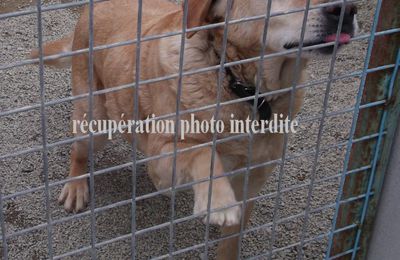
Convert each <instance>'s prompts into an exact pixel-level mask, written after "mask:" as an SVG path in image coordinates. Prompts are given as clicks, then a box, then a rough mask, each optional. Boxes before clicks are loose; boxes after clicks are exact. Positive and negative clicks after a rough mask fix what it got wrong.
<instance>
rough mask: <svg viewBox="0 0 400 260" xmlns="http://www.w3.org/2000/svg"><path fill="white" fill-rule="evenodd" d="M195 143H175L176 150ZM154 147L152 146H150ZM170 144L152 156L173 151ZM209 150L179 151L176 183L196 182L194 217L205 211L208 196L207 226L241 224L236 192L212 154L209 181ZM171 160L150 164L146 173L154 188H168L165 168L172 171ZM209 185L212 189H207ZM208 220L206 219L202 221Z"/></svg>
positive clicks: (169, 180) (167, 175)
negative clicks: (208, 214) (212, 162)
mask: <svg viewBox="0 0 400 260" xmlns="http://www.w3.org/2000/svg"><path fill="white" fill-rule="evenodd" d="M193 145H194V144H183V143H180V144H178V149H184V148H188V147H191V146H193ZM153 147H154V146H153ZM173 149H174V145H173V144H171V143H170V144H166V145H164V146H163V147H162V149H161V150H154V151H153V153H154V154H164V153H169V152H172V151H173ZM211 155H212V151H211V149H210V148H201V149H196V150H191V151H187V152H179V153H178V154H177V158H176V174H177V176H176V182H177V183H176V184H175V185H179V184H182V182H184V181H186V180H192V181H193V182H196V181H198V183H196V184H194V185H193V190H194V209H193V212H194V214H200V213H204V214H206V213H207V212H208V201H209V199H208V197H209V194H211V203H210V210H211V211H212V212H211V214H210V217H209V222H210V224H217V225H221V226H222V225H235V224H238V223H239V221H240V212H241V210H240V209H241V208H240V206H239V205H237V201H236V198H235V193H234V191H233V188H232V185H231V183H230V181H229V179H228V177H223V174H224V169H223V166H222V163H221V160H220V157H219V155H218V153H216V154H215V160H214V170H213V178H212V181H211V182H210V180H209V178H210V169H211V167H210V165H211ZM173 161H174V160H173V157H172V156H171V157H165V158H163V159H160V160H157V161H152V162H150V163H149V174H150V176H151V177H152V179H153V182H155V185H156V186H157V187H161V188H162V187H166V186H167V185H168V186H171V179H172V178H171V175H169V174H166V169H172V165H173ZM210 183H212V187H211V189H210ZM203 221H207V216H206V217H204V218H203Z"/></svg>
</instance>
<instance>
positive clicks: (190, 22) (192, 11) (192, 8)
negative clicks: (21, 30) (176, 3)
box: [182, 0, 213, 38]
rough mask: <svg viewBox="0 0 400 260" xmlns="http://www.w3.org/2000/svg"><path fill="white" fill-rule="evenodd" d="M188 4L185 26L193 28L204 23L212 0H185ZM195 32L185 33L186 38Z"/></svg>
mask: <svg viewBox="0 0 400 260" xmlns="http://www.w3.org/2000/svg"><path fill="white" fill-rule="evenodd" d="M185 1H187V4H188V14H187V15H188V17H187V28H188V29H190V28H194V27H198V26H202V25H204V23H205V21H206V18H207V16H208V14H209V11H210V8H211V4H212V2H213V1H212V0H185ZM185 1H183V3H182V6H183V9H184V10H185ZM195 34H196V32H189V33H188V34H187V37H188V38H191V37H192V36H193V35H195Z"/></svg>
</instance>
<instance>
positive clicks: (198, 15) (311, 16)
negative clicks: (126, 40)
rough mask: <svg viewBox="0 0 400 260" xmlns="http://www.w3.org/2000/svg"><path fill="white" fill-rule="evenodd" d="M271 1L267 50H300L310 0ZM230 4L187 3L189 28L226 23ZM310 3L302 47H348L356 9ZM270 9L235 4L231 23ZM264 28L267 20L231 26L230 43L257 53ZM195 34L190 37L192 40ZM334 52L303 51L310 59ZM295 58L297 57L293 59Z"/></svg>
mask: <svg viewBox="0 0 400 260" xmlns="http://www.w3.org/2000/svg"><path fill="white" fill-rule="evenodd" d="M270 1H272V5H271V18H270V21H269V26H268V31H267V49H268V50H269V51H270V52H281V51H285V50H289V49H297V48H298V47H299V46H300V42H301V38H302V27H303V21H304V15H305V11H304V9H305V7H306V3H307V0H270ZM227 2H228V0H202V1H199V0H188V4H189V5H188V28H192V27H197V26H201V25H204V24H206V23H213V22H221V21H224V17H225V12H226V8H227ZM335 2H337V3H335ZM310 3H311V7H312V8H310V9H309V11H308V14H307V16H308V17H307V23H306V29H305V31H304V41H303V47H309V46H314V45H318V44H323V43H330V42H335V41H336V40H338V43H339V46H342V45H345V44H347V43H349V42H350V38H351V37H353V36H354V35H355V34H356V32H357V30H358V26H357V20H356V14H357V7H356V6H355V5H354V4H349V3H340V1H338V0H311V2H310ZM325 3H326V4H327V5H325V6H324V7H318V8H315V7H316V6H317V5H320V4H325ZM343 8H344V10H343ZM267 9H268V1H266V0H233V2H232V9H231V18H230V19H231V20H235V19H241V18H245V17H254V16H261V15H265V14H266V13H267ZM342 10H343V11H342ZM341 13H343V24H342V27H341V32H340V34H339V37H338V38H337V31H338V28H339V23H340V17H341ZM264 25H265V22H264V19H258V20H257V21H250V22H241V23H236V24H232V25H230V26H229V34H228V38H229V41H230V42H231V43H233V44H235V45H236V46H238V47H240V48H252V49H254V50H258V49H259V48H261V46H262V37H263V32H264ZM220 30H222V29H220ZM193 34H194V33H191V34H189V37H191V36H192V35H193ZM333 50H334V46H333V45H331V46H327V47H322V48H317V49H313V50H304V51H303V53H302V56H303V57H304V58H307V57H310V56H315V55H320V54H324V55H329V54H332V53H333ZM293 55H296V54H291V55H290V56H293Z"/></svg>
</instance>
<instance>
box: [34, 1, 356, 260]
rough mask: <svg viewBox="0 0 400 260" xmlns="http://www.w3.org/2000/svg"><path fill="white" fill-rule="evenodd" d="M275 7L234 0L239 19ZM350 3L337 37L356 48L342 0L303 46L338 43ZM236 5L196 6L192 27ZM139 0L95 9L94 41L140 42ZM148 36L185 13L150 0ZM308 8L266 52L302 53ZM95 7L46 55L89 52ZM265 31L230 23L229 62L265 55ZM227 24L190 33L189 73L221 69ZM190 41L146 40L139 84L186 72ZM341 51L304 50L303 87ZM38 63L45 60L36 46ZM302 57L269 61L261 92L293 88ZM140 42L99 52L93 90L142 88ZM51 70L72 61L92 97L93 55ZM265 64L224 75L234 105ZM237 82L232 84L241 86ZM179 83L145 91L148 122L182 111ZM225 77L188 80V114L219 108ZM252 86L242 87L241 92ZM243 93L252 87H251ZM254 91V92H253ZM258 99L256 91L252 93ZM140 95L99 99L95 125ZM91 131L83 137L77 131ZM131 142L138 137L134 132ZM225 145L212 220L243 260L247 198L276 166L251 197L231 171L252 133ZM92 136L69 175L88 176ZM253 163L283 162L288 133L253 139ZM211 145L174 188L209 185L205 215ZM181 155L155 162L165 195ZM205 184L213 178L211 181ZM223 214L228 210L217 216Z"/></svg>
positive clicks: (319, 16) (191, 4)
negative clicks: (318, 62)
mask: <svg viewBox="0 0 400 260" xmlns="http://www.w3.org/2000/svg"><path fill="white" fill-rule="evenodd" d="M267 2H268V1H262V0H234V1H233V3H232V6H231V10H230V13H231V19H239V18H243V17H251V16H258V15H265V14H266V12H267ZM306 2H307V1H306V0H276V1H273V3H272V13H278V12H286V11H288V10H293V9H301V8H304V7H305V5H306ZM327 2H331V1H329V0H312V1H311V3H312V4H313V5H318V4H323V3H327ZM343 6H345V10H344V11H343V12H344V19H343V20H344V23H343V26H342V32H341V33H340V35H339V37H338V42H339V44H340V45H344V44H347V43H348V42H349V41H350V38H351V37H352V36H353V35H354V33H355V31H356V30H357V23H356V18H355V14H356V12H357V9H356V7H355V6H354V5H353V4H346V5H342V4H341V3H337V4H332V5H329V6H325V7H324V8H317V9H312V10H310V12H309V15H308V21H307V28H306V30H305V36H304V46H305V47H307V46H313V45H317V44H321V43H329V42H334V41H335V40H336V31H337V28H338V23H339V17H340V14H341V11H342V7H343ZM226 8H227V0H213V1H212V0H188V20H187V24H188V28H193V27H198V26H201V25H205V24H211V23H217V22H223V21H224V19H225V13H226ZM137 12H138V2H137V1H136V0H110V1H107V2H104V3H98V4H96V5H95V8H94V43H95V46H100V45H105V44H111V43H117V42H123V41H129V40H134V39H136V34H137V32H136V29H137ZM142 14H143V21H142V37H146V36H152V35H159V34H163V33H167V32H176V31H180V30H182V19H183V11H182V8H181V7H180V6H178V5H176V4H174V3H171V2H168V1H166V0H145V1H143V12H142ZM303 19H304V12H295V13H291V14H289V15H280V16H273V17H272V18H271V20H270V22H269V28H268V37H267V44H266V49H265V50H264V51H265V53H266V54H272V53H277V52H282V51H287V50H289V49H296V48H298V47H299V45H300V38H301V30H302V23H303ZM88 25H89V10H88V8H86V9H84V10H83V12H82V15H81V18H80V20H79V21H78V23H77V25H76V28H75V31H74V33H73V34H72V35H70V36H68V37H66V38H64V39H61V40H59V41H55V42H50V43H47V44H46V45H45V46H44V54H45V55H52V54H57V53H62V52H68V51H71V50H80V49H86V48H88V46H89V26H88ZM263 31H264V20H263V19H261V20H257V21H251V22H246V23H236V24H232V25H230V26H229V30H228V40H227V48H226V61H227V62H234V61H238V60H243V59H247V58H252V57H257V56H259V55H260V53H261V47H262V41H263V39H262V38H263V37H262V35H263ZM223 33H224V30H223V28H222V27H218V28H214V29H210V30H203V31H199V32H191V33H188V34H187V39H186V44H185V49H184V59H183V60H184V64H183V69H184V71H191V70H196V69H200V68H207V67H211V66H215V65H218V64H220V62H221V55H222V53H221V52H222V45H223ZM180 48H181V36H180V35H177V36H172V37H166V38H162V39H157V40H150V41H145V42H142V44H141V56H140V65H141V67H140V75H139V76H140V80H142V81H143V80H148V79H154V78H158V77H163V76H168V75H173V74H176V73H178V71H179V58H180ZM333 50H334V47H333V46H329V47H324V48H319V49H314V50H305V51H303V53H302V56H301V62H300V65H301V68H300V70H299V73H300V75H299V82H300V83H301V82H304V81H305V79H306V75H305V68H306V66H307V62H308V60H309V59H311V58H314V57H316V56H323V55H325V56H329V55H330V54H332V52H333ZM32 57H38V52H37V50H34V51H33V52H32ZM295 57H296V55H295V54H293V53H292V54H288V55H284V56H279V57H274V58H270V59H266V60H265V61H264V65H263V73H262V79H261V86H260V92H261V93H267V92H270V91H274V90H279V89H283V88H289V87H291V85H292V83H293V82H294V74H295V73H294V71H295V65H296V59H295ZM135 60H136V46H135V45H134V44H131V45H126V46H120V47H115V48H111V49H106V50H100V51H96V52H95V53H94V73H93V74H94V75H93V76H94V78H93V88H94V91H97V90H103V89H107V88H112V87H115V86H120V85H124V84H130V83H132V82H135V77H136V75H135V64H136V63H135ZM47 63H48V64H49V65H55V66H65V65H69V64H72V85H73V86H72V91H73V95H80V94H84V93H88V91H89V86H88V54H87V53H85V54H80V55H77V56H73V57H72V59H68V58H64V59H58V60H53V61H49V62H47ZM257 64H258V63H257V62H253V63H246V64H241V65H236V66H232V67H231V68H230V69H227V70H225V72H224V73H225V76H224V80H223V82H222V88H221V93H220V98H221V101H230V100H234V99H238V98H239V97H243V95H242V94H240V93H241V90H239V92H238V91H237V90H234V89H233V87H232V84H235V83H237V82H245V83H246V84H245V85H251V86H254V85H255V84H256V78H257V77H256V74H257ZM232 82H233V83H232ZM178 85H179V84H178V78H173V79H169V80H167V81H159V82H155V83H151V84H144V85H141V86H140V90H139V97H138V100H139V104H138V106H139V116H140V119H142V120H144V119H146V118H147V117H148V116H149V115H152V114H155V115H156V116H162V115H165V114H173V113H175V112H176V99H177V96H178V90H179V89H178ZM217 85H218V71H217V70H214V71H208V72H203V73H200V74H193V75H187V76H184V77H183V79H182V88H181V98H180V109H181V110H188V109H194V108H200V107H204V106H207V105H213V104H215V103H216V102H217V95H218V88H217ZM242 86H243V84H242V85H240V84H239V88H241V87H242ZM242 92H243V91H242ZM303 94H304V93H303V90H297V91H296V92H295V94H294V99H293V106H292V111H293V113H292V115H296V114H297V113H298V112H299V110H300V108H301V105H302V101H303ZM252 95H254V91H253V93H252ZM247 96H249V95H247ZM290 96H291V95H290V92H283V93H281V94H276V95H273V96H268V97H266V98H265V99H261V100H260V101H261V103H262V104H263V105H262V106H259V111H258V112H259V115H258V118H269V116H270V115H268V113H270V112H271V111H272V113H273V114H282V115H284V116H285V117H286V116H287V115H288V113H289V107H290ZM251 103H252V102H240V103H235V104H229V105H224V106H222V107H221V110H220V113H219V119H220V120H223V121H224V122H225V125H229V120H230V119H231V115H232V114H233V115H234V116H235V119H239V120H246V118H247V117H248V116H250V115H251V114H252V104H251ZM133 108H134V91H133V90H132V88H128V89H124V90H121V91H117V92H112V93H107V94H103V95H96V96H95V97H94V101H93V119H95V120H100V119H101V120H106V119H109V120H117V121H119V120H121V115H122V114H124V115H125V118H126V119H132V118H133V115H134V114H133ZM261 108H263V109H261ZM88 111H89V108H88V100H86V99H84V100H78V101H75V103H74V111H73V118H72V119H74V120H83V116H84V115H85V114H88ZM215 112H216V111H215V107H213V108H212V109H208V110H203V111H201V112H196V113H194V116H195V118H196V119H198V120H210V119H211V118H212V117H213V116H214V114H215ZM189 118H190V115H187V114H185V115H182V116H181V118H180V119H189ZM78 135H82V133H78ZM228 136H230V133H229V129H227V130H226V131H225V132H224V133H222V134H219V135H218V138H224V137H228ZM126 137H127V139H128V140H129V141H130V142H132V135H131V134H127V135H126ZM137 138H138V149H139V150H140V151H142V152H143V153H144V154H145V155H146V156H156V155H160V154H166V153H171V152H172V151H173V149H174V135H173V134H167V133H165V134H163V133H157V134H154V133H146V134H139V135H137ZM106 139H107V137H106V136H104V135H103V136H96V137H95V139H94V146H95V150H99V149H100V148H101V147H102V145H103V144H104V142H105V141H106ZM212 140H213V135H212V134H211V133H203V134H198V133H196V134H187V135H186V138H185V140H179V141H178V143H177V148H178V149H185V148H189V147H192V146H195V145H199V144H203V143H206V142H210V141H212ZM229 140H230V141H224V142H221V143H218V145H217V147H216V153H215V160H214V165H213V176H214V177H216V179H214V180H213V182H212V187H211V192H212V196H211V206H210V208H211V210H213V212H212V213H211V215H210V216H209V221H210V223H212V224H218V225H221V226H222V233H223V235H224V236H225V235H231V236H230V238H229V239H226V240H224V241H223V242H221V243H220V245H219V248H218V258H219V259H236V258H237V251H238V250H236V248H237V246H238V241H239V239H238V235H236V236H235V235H234V234H237V233H238V232H239V230H240V220H241V217H244V218H245V223H246V222H247V221H248V219H249V216H250V213H251V210H252V207H253V204H254V203H253V202H247V203H246V206H245V215H244V216H241V204H240V203H238V202H240V201H242V200H243V198H244V197H245V198H252V197H255V196H256V195H257V194H258V192H259V191H260V190H261V188H262V187H263V185H264V184H265V182H266V180H267V178H268V176H269V175H270V173H271V171H272V169H273V166H272V165H267V166H264V167H259V168H255V169H252V170H251V171H250V173H249V175H248V182H246V183H247V185H248V187H247V191H248V194H243V191H244V190H246V189H244V183H245V182H244V178H245V177H244V174H237V175H229V176H226V175H224V174H226V173H227V172H231V171H234V170H236V169H242V168H245V167H246V166H247V163H248V159H249V158H248V156H249V154H248V145H249V143H248V142H249V140H248V138H247V137H244V138H242V139H237V140H231V139H229ZM88 149H89V145H88V140H85V141H78V142H76V143H74V144H73V146H72V152H71V167H70V173H69V176H70V177H75V176H80V175H82V174H85V173H86V171H87V161H88ZM252 149H253V151H252V156H251V158H250V159H251V163H252V164H257V163H262V162H267V161H271V160H275V159H278V158H280V156H281V154H282V149H283V135H282V134H279V133H268V134H258V135H255V136H254V139H253V144H252ZM211 157H212V148H211V147H210V146H206V147H204V146H203V147H201V148H198V149H192V150H187V151H185V152H180V153H178V155H177V165H176V180H175V183H174V185H180V184H184V183H187V182H193V181H196V180H203V182H201V183H198V184H195V185H194V186H193V190H194V197H195V199H194V201H195V202H194V210H193V211H194V213H196V214H197V213H206V212H207V204H208V203H207V202H208V191H209V181H207V178H209V176H210V164H211V161H212V159H211ZM173 161H174V158H173V156H169V157H165V158H162V159H157V160H153V161H151V162H150V163H149V165H148V173H149V175H150V177H151V178H152V180H153V182H154V184H155V186H156V187H157V188H158V189H165V188H168V187H170V186H171V185H172V165H173ZM204 180H206V181H204ZM88 193H89V192H88V183H87V181H86V180H80V181H73V182H70V183H67V184H66V185H65V186H64V188H63V190H62V192H61V194H60V196H59V201H60V203H63V204H64V207H65V209H66V210H67V211H75V212H76V211H80V210H82V209H84V208H85V206H86V204H87V203H88V200H89V194H88ZM217 209H220V210H217Z"/></svg>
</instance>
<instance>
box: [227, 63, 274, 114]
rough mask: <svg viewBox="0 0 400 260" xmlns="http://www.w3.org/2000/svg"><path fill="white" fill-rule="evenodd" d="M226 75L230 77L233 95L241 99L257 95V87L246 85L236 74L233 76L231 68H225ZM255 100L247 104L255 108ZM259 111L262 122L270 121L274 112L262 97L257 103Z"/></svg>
mask: <svg viewBox="0 0 400 260" xmlns="http://www.w3.org/2000/svg"><path fill="white" fill-rule="evenodd" d="M225 71H226V74H227V75H229V77H230V79H229V87H230V89H231V90H232V92H233V93H235V95H236V96H238V97H239V98H246V97H252V96H255V95H256V87H255V86H252V85H250V84H246V83H244V82H242V81H241V80H239V79H238V78H237V77H236V76H235V74H233V72H232V70H231V69H230V68H227V67H225ZM255 101H256V100H255V98H254V99H250V100H248V101H247V102H248V103H249V104H251V105H252V106H254V102H255ZM257 109H258V113H259V114H260V120H270V119H271V115H272V110H271V105H270V104H269V102H268V101H267V100H266V99H265V98H264V97H260V98H258V102H257Z"/></svg>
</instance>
